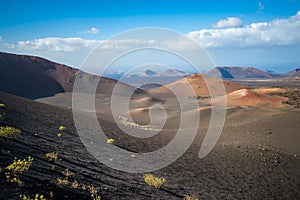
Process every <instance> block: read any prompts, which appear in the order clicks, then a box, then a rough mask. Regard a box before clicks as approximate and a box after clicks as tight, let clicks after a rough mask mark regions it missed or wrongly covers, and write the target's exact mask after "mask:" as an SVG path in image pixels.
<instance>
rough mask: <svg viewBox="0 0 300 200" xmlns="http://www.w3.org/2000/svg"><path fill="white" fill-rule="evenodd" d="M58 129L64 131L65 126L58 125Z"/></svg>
mask: <svg viewBox="0 0 300 200" xmlns="http://www.w3.org/2000/svg"><path fill="white" fill-rule="evenodd" d="M58 130H60V131H65V130H66V127H65V126H59V127H58Z"/></svg>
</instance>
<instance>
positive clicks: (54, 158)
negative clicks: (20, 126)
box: [45, 152, 58, 162]
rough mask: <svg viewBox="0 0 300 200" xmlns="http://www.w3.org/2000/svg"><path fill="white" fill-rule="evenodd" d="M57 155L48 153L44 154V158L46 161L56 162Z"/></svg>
mask: <svg viewBox="0 0 300 200" xmlns="http://www.w3.org/2000/svg"><path fill="white" fill-rule="evenodd" d="M57 155H58V153H57V152H49V153H46V155H45V157H46V159H47V160H48V161H50V162H51V161H57V158H58V156H57Z"/></svg>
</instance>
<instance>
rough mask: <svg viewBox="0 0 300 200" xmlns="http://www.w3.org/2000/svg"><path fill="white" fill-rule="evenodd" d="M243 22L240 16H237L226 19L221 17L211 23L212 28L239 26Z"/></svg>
mask: <svg viewBox="0 0 300 200" xmlns="http://www.w3.org/2000/svg"><path fill="white" fill-rule="evenodd" d="M242 25H243V22H242V20H241V19H240V18H237V17H228V18H227V19H222V20H220V21H218V22H217V23H216V24H214V25H212V27H213V28H235V27H241V26H242Z"/></svg>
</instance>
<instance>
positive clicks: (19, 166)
mask: <svg viewBox="0 0 300 200" xmlns="http://www.w3.org/2000/svg"><path fill="white" fill-rule="evenodd" d="M32 161H33V158H31V157H30V156H28V158H27V160H26V159H23V160H21V159H17V158H15V159H14V161H13V163H12V164H10V165H8V166H7V167H6V170H7V172H6V173H5V176H6V179H7V180H8V181H10V182H13V183H18V185H20V186H21V185H23V182H22V181H21V180H20V178H19V177H20V175H22V174H23V173H24V172H25V171H28V170H29V168H30V166H31V165H32Z"/></svg>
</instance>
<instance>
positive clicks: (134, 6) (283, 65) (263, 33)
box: [0, 0, 300, 72]
mask: <svg viewBox="0 0 300 200" xmlns="http://www.w3.org/2000/svg"><path fill="white" fill-rule="evenodd" d="M299 10H300V0H276V1H274V0H261V1H260V0H257V1H256V0H243V1H241V0H240V1H237V0H227V1H222V0H195V1H193V0H192V1H191V0H190V1H179V0H172V1H162V0H148V1H144V0H133V1H129V0H127V1H124V0H123V1H121V0H120V1H58V0H45V1H39V0H28V1H16V0H10V1H6V0H2V1H1V12H0V51H7V52H15V53H24V54H31V55H38V56H42V57H46V58H49V59H51V60H54V61H57V62H61V63H65V64H68V65H71V66H73V67H79V66H80V64H81V63H82V61H83V60H84V58H85V57H86V55H87V54H88V52H89V51H90V50H92V49H93V48H94V47H95V45H94V44H93V42H94V43H95V44H98V43H97V41H102V40H105V39H107V38H109V37H111V36H113V35H115V34H118V33H119V32H122V31H126V30H129V29H134V28H142V27H162V28H168V29H173V30H175V31H178V32H181V33H183V34H185V35H187V36H188V37H191V38H192V39H194V40H196V41H197V42H198V43H199V44H200V45H202V46H203V47H204V48H205V49H206V50H207V52H208V53H209V54H210V56H211V57H212V59H213V60H214V62H215V63H216V65H233V66H241V65H242V66H253V67H258V68H261V69H273V70H276V71H281V72H282V71H287V70H289V69H291V68H295V67H299V66H300V58H299V56H298V54H299V52H300V38H299V36H298V35H300V34H299V31H300V13H299V16H298V11H299ZM264 23H265V24H264ZM251 24H252V26H251ZM281 27H282V28H281ZM283 29H284V30H286V31H284V30H283ZM249 41H250V42H249ZM66 45H69V46H66ZM72 45H73V46H72ZM80 45H83V46H84V47H85V49H84V50H82V51H81V52H80V53H79V52H78V48H80ZM75 47H76V48H75Z"/></svg>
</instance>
